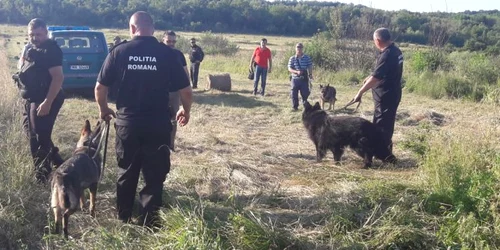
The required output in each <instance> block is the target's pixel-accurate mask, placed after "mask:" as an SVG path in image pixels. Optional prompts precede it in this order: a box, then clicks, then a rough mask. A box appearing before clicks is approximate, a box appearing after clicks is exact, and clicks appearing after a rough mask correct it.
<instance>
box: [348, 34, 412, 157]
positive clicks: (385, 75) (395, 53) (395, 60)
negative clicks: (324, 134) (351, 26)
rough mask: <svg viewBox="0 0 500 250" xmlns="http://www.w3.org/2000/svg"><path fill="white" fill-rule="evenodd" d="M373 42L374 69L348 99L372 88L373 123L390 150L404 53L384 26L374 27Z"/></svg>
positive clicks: (355, 98) (399, 99)
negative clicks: (375, 56)
mask: <svg viewBox="0 0 500 250" xmlns="http://www.w3.org/2000/svg"><path fill="white" fill-rule="evenodd" d="M373 42H374V43H375V46H376V47H377V49H379V50H380V54H379V56H378V58H377V62H376V66H375V69H374V70H373V72H372V74H371V75H370V76H368V77H367V78H366V79H365V81H364V84H363V86H362V87H361V89H359V91H358V93H357V94H356V96H355V97H354V98H353V100H352V101H351V102H360V101H361V97H362V96H363V93H365V92H366V91H368V90H369V89H372V95H373V101H374V103H375V112H374V113H373V123H375V124H376V125H378V126H379V127H380V128H381V129H382V131H383V133H384V136H385V138H386V142H387V143H388V145H387V146H388V147H389V148H390V149H391V150H392V135H393V133H394V123H395V122H396V111H397V109H398V106H399V102H400V101H401V94H402V90H401V77H402V75H403V54H402V53H401V50H399V48H398V47H396V45H394V43H393V42H392V41H391V34H390V32H389V30H388V29H386V28H379V29H377V30H375V32H374V33H373Z"/></svg>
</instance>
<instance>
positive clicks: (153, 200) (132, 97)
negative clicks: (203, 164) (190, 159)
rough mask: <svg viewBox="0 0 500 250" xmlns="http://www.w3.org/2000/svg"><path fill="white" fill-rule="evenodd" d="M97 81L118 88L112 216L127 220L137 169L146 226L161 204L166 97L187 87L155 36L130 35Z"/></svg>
mask: <svg viewBox="0 0 500 250" xmlns="http://www.w3.org/2000/svg"><path fill="white" fill-rule="evenodd" d="M97 81H98V82H99V83H100V84H103V85H105V86H112V85H118V88H117V91H118V92H117V100H116V107H117V109H118V111H117V113H116V115H117V117H116V121H115V129H116V156H117V161H118V167H119V171H118V181H117V194H116V196H117V209H118V216H119V218H120V219H121V220H123V221H128V220H129V219H130V218H131V216H132V207H133V203H134V197H135V193H136V188H137V182H138V180H139V173H140V171H141V170H142V174H143V177H144V181H145V186H144V188H142V190H141V191H140V193H139V196H140V202H141V205H142V217H141V220H144V221H143V222H144V223H145V224H147V225H149V224H150V223H152V220H151V219H152V218H153V217H152V215H154V212H156V211H157V210H158V208H159V207H160V206H161V204H162V191H163V182H164V181H165V178H166V175H167V173H168V172H169V171H170V151H169V149H168V144H169V141H170V130H171V128H172V125H171V123H170V112H169V108H168V101H169V92H170V91H177V90H179V89H182V88H185V87H187V86H189V79H188V77H187V76H186V73H184V70H183V68H182V66H181V64H180V62H179V60H178V58H177V55H176V54H175V52H174V51H173V50H172V49H171V48H169V47H168V46H166V45H164V44H163V43H159V42H158V41H157V40H156V38H155V37H152V36H136V37H134V38H133V39H132V40H130V41H129V42H126V43H122V44H121V45H118V46H117V47H116V48H114V49H113V50H112V51H111V52H110V53H109V55H108V56H107V58H106V60H105V62H104V64H103V66H102V69H101V72H100V73H99V76H98V79H97Z"/></svg>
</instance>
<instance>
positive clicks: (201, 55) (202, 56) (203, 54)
mask: <svg viewBox="0 0 500 250" xmlns="http://www.w3.org/2000/svg"><path fill="white" fill-rule="evenodd" d="M198 50H199V51H200V62H202V61H203V59H204V58H205V53H203V50H202V49H201V47H200V46H198Z"/></svg>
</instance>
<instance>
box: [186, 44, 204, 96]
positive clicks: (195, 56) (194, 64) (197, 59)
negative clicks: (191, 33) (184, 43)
mask: <svg viewBox="0 0 500 250" xmlns="http://www.w3.org/2000/svg"><path fill="white" fill-rule="evenodd" d="M203 58H205V53H203V50H202V49H201V47H200V46H198V45H196V39H195V38H194V37H193V38H191V51H190V52H189V61H191V67H190V68H189V73H190V74H191V83H192V84H193V89H195V88H198V74H199V73H200V63H201V62H202V61H203Z"/></svg>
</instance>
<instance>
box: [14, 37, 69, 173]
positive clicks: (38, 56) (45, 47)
mask: <svg viewBox="0 0 500 250" xmlns="http://www.w3.org/2000/svg"><path fill="white" fill-rule="evenodd" d="M26 53H27V55H26V57H27V58H26V60H29V61H34V62H35V64H34V66H33V67H34V68H35V70H33V71H32V72H34V73H33V74H34V76H33V77H34V78H35V79H38V80H36V82H37V83H39V84H40V86H45V87H40V88H39V89H38V90H37V91H36V92H37V93H36V95H32V94H29V95H28V96H23V98H26V101H25V105H24V111H23V118H24V119H23V129H24V131H25V133H26V135H27V136H28V138H29V141H30V149H31V155H32V157H33V161H34V164H35V171H36V174H35V176H36V178H37V180H38V181H42V182H45V181H46V180H47V178H48V175H49V174H50V172H51V170H52V168H51V163H54V164H55V165H57V166H58V165H61V164H62V163H63V160H62V159H61V157H60V156H59V153H58V151H59V149H58V148H57V147H55V146H54V143H53V142H52V138H51V137H52V129H53V128H54V123H55V121H56V118H57V114H58V113H59V110H60V109H61V107H62V105H63V103H64V94H63V92H62V91H59V93H58V94H57V96H56V97H55V98H54V101H53V102H52V105H51V107H50V112H49V114H47V115H45V116H38V115H37V108H38V107H39V106H40V104H41V103H42V102H43V101H44V100H45V98H46V96H47V93H48V90H49V86H50V83H51V82H52V76H51V75H50V73H49V69H50V68H53V67H57V66H62V60H63V54H62V51H61V48H59V46H58V45H57V43H56V42H54V41H53V40H46V41H45V42H43V43H41V44H40V45H39V46H38V47H33V48H32V51H27V52H26ZM27 63H29V62H28V61H25V62H24V63H23V67H24V64H27ZM27 78H31V77H27ZM26 84H27V85H29V83H26ZM23 91H25V92H24V93H29V92H30V91H29V90H26V89H21V92H22V93H23Z"/></svg>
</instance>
